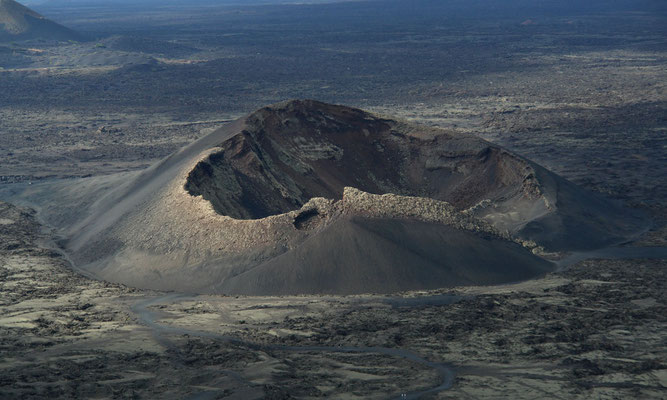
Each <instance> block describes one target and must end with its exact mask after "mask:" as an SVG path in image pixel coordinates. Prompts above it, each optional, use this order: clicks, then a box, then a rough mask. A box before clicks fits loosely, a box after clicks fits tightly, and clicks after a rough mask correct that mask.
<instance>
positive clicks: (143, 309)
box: [131, 293, 455, 399]
mask: <svg viewBox="0 0 667 400" xmlns="http://www.w3.org/2000/svg"><path fill="white" fill-rule="evenodd" d="M196 297H197V296H192V295H187V294H182V293H170V294H166V295H164V296H158V297H154V298H150V299H144V300H142V301H139V302H137V303H135V304H134V305H133V306H132V307H131V310H132V312H134V313H135V314H137V316H138V317H139V320H140V321H141V322H142V323H143V324H144V325H145V326H147V327H149V328H151V329H152V330H153V333H154V335H155V337H156V340H157V341H158V343H160V344H161V345H163V346H165V347H166V348H175V346H174V345H173V344H172V343H171V342H170V341H169V340H168V339H167V338H166V337H165V336H166V335H190V336H195V337H201V338H207V339H215V340H220V341H223V342H228V343H233V344H237V345H241V346H244V347H247V348H249V349H252V350H257V351H272V350H273V351H285V352H322V353H369V354H383V355H387V356H391V357H397V358H403V359H405V360H408V361H411V362H414V363H417V364H421V365H423V366H426V367H429V368H432V369H433V370H435V371H436V372H437V373H438V376H439V378H440V382H439V384H438V385H437V386H434V387H432V388H430V389H426V390H421V391H415V392H408V393H401V394H398V395H397V396H395V398H396V399H419V398H421V397H422V396H424V395H427V394H432V393H438V392H442V391H444V390H447V389H449V388H451V387H452V385H453V384H454V377H455V373H454V370H453V368H451V367H450V366H448V365H446V364H444V363H436V362H432V361H428V360H426V359H425V358H423V357H421V356H419V355H418V354H416V353H413V352H411V351H409V350H405V349H400V348H388V347H351V346H283V345H275V344H259V343H254V342H249V341H245V340H242V339H239V338H238V337H234V336H228V335H221V334H217V333H213V332H207V331H197V330H191V329H184V328H179V327H174V326H169V325H163V324H160V323H158V322H157V319H158V315H157V313H156V312H154V311H152V310H150V309H149V307H150V306H153V305H157V304H165V303H167V304H171V303H174V302H175V301H178V300H192V299H195V298H196ZM225 372H227V373H233V372H232V371H225ZM235 375H236V376H234V377H235V378H236V379H238V380H242V378H241V377H240V376H239V375H238V374H235ZM207 393H210V392H206V393H198V394H196V395H194V396H193V397H191V398H193V399H194V398H206V397H208V396H206V394H207ZM211 394H212V393H211Z"/></svg>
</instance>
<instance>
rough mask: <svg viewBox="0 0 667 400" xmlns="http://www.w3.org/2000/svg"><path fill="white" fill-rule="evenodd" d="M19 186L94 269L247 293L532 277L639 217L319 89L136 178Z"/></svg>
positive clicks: (149, 283)
mask: <svg viewBox="0 0 667 400" xmlns="http://www.w3.org/2000/svg"><path fill="white" fill-rule="evenodd" d="M21 196H24V197H25V198H26V199H29V200H30V201H31V202H33V203H35V202H36V203H41V206H42V208H43V209H49V210H51V211H53V213H51V214H57V215H59V216H60V217H59V218H58V219H57V220H55V219H52V221H50V222H51V223H52V224H54V225H56V226H59V227H60V230H61V233H62V235H63V237H64V238H65V239H64V243H65V246H66V249H67V251H68V252H69V254H70V255H71V256H72V259H73V260H74V262H75V263H76V264H77V265H78V266H79V267H80V268H83V269H85V270H86V271H89V272H90V273H92V274H94V275H96V276H99V277H102V278H104V279H108V280H112V281H118V282H122V283H126V284H130V285H133V286H138V287H148V288H155V289H175V290H190V291H197V292H208V293H227V294H250V295H277V294H300V293H336V294H351V293H363V292H381V293H387V292H394V291H402V290H414V289H432V288H438V287H448V286H456V285H470V284H495V283H504V282H511V281H517V280H521V279H528V278H531V277H535V276H539V275H540V274H543V273H545V272H547V271H549V270H550V269H551V268H552V264H551V263H550V262H547V261H545V260H543V259H542V258H540V257H538V256H537V255H536V254H539V253H540V252H541V251H564V250H580V249H592V248H596V247H603V246H607V245H610V244H614V243H616V242H618V241H622V240H623V239H624V238H626V237H628V236H630V235H632V234H633V233H634V232H636V231H637V230H640V229H641V228H642V226H643V223H644V220H643V219H642V218H641V216H639V215H636V214H635V213H633V212H631V211H629V210H627V209H624V208H622V207H621V206H619V205H617V204H615V203H613V202H611V201H609V200H607V199H604V198H602V197H600V196H599V195H597V194H594V193H590V192H587V191H585V190H583V189H581V188H579V187H577V186H575V185H574V184H572V183H570V182H568V181H567V180H565V179H563V178H561V177H559V176H557V175H555V174H553V173H551V172H549V171H547V170H545V169H544V168H542V167H540V166H539V165H537V164H535V163H533V162H531V161H529V160H526V159H524V158H522V157H520V156H518V155H516V154H513V153H511V152H509V151H507V150H506V149H503V148H501V147H499V146H496V145H494V144H491V143H489V142H486V141H484V140H482V139H479V138H477V137H475V136H472V135H468V134H462V133H457V132H452V131H445V130H441V129H437V128H432V127H427V126H420V125H415V124H410V123H406V122H401V121H396V120H392V119H390V118H386V117H382V116H378V115H374V114H371V113H368V112H365V111H362V110H359V109H354V108H349V107H345V106H339V105H331V104H325V103H321V102H317V101H312V100H294V101H289V102H284V103H279V104H275V105H272V106H268V107H265V108H262V109H260V110H258V111H256V112H254V113H252V114H250V115H248V116H246V117H244V118H241V119H239V120H237V121H235V122H233V123H231V124H229V125H227V126H225V127H223V128H221V129H219V130H217V131H215V132H213V133H212V134H210V135H208V136H206V137H204V138H202V139H200V140H198V141H197V142H195V143H193V144H191V145H190V146H188V147H186V148H184V149H182V150H181V151H179V152H178V153H175V154H173V155H172V156H170V157H168V158H166V159H165V160H163V161H161V162H160V163H158V164H156V165H154V166H152V167H151V168H149V169H147V170H145V171H142V172H141V173H135V174H125V175H122V176H117V177H115V178H114V177H106V178H90V179H87V180H82V181H78V182H74V183H72V182H67V183H61V184H50V185H48V184H45V185H43V187H41V188H40V187H37V188H31V190H30V192H29V193H24V194H22V195H21ZM55 199H58V200H55Z"/></svg>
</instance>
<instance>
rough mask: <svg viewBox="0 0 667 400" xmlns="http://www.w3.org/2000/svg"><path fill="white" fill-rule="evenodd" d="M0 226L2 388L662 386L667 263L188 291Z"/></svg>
mask: <svg viewBox="0 0 667 400" xmlns="http://www.w3.org/2000/svg"><path fill="white" fill-rule="evenodd" d="M0 222H1V223H0V238H1V240H0V243H1V244H2V245H1V246H0V276H1V277H2V280H1V282H0V285H1V288H0V294H1V295H0V370H2V373H1V374H0V376H1V378H0V397H2V398H73V397H79V398H81V397H104V398H156V397H160V398H243V399H247V398H274V399H283V398H316V397H335V398H347V399H355V398H358V399H361V398H364V399H366V398H392V397H398V398H400V395H401V394H402V393H406V394H408V396H410V394H414V393H419V392H420V391H424V390H428V389H430V388H434V387H437V386H439V385H440V384H441V383H442V382H443V379H444V378H446V377H443V374H442V370H440V369H438V368H434V366H443V368H451V370H453V371H454V373H455V379H454V382H453V386H452V387H451V388H450V389H448V390H443V391H440V392H437V393H431V394H424V395H423V396H422V397H423V398H429V397H433V398H443V399H444V398H452V399H465V398H475V399H485V398H488V399H491V398H501V397H502V398H516V399H533V398H537V397H542V398H568V399H572V398H581V399H584V398H600V399H614V398H619V399H620V398H656V399H658V398H664V394H665V393H666V390H667V364H665V362H664V360H665V359H667V346H666V344H665V337H664V332H665V329H666V328H667V317H665V316H666V315H667V296H665V293H667V291H666V290H665V286H666V282H667V270H666V269H665V267H667V261H665V260H589V261H584V262H582V263H580V264H577V265H576V266H575V267H573V268H572V269H570V270H568V271H566V272H561V273H557V274H551V275H548V276H547V277H545V278H543V279H538V280H532V281H528V282H523V283H518V284H513V285H504V286H497V287H462V288H457V289H455V290H452V291H446V292H445V291H440V292H439V291H433V292H413V293H406V294H404V295H401V296H395V297H386V296H372V295H368V296H347V297H327V296H297V297H269V298H267V297H223V296H197V295H185V294H174V293H158V292H149V291H139V290H135V289H131V288H127V287H123V286H119V285H113V284H108V283H104V282H99V281H96V280H92V279H89V278H86V277H83V276H81V275H79V274H77V273H75V272H73V271H72V270H71V269H70V267H69V265H68V263H67V261H66V259H64V258H63V256H62V255H60V254H59V253H58V252H56V251H53V250H49V249H48V243H49V236H48V232H46V231H44V229H43V228H42V227H41V226H39V224H38V223H37V222H36V221H35V217H34V215H33V213H32V212H31V211H30V210H27V209H19V208H16V207H13V206H9V205H7V204H2V206H1V207H0ZM336 349H338V351H334V350H336ZM348 350H349V351H348ZM390 350H395V351H396V352H398V353H396V354H392V353H391V352H390ZM401 351H406V352H409V354H411V355H415V356H416V357H419V358H420V360H421V361H420V360H410V359H409V357H406V353H401ZM422 361H426V362H429V363H432V364H430V365H427V364H424V363H423V362H422ZM408 398H409V397H408Z"/></svg>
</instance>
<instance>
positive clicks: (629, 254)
mask: <svg viewBox="0 0 667 400" xmlns="http://www.w3.org/2000/svg"><path fill="white" fill-rule="evenodd" d="M595 258H605V259H632V258H635V259H637V258H665V259H667V247H619V246H612V247H607V248H603V249H598V250H592V251H585V252H574V253H570V254H569V255H567V256H566V257H564V258H562V259H561V260H558V261H554V264H555V266H556V270H557V271H562V270H564V269H567V268H569V267H571V266H572V265H574V264H576V263H578V262H580V261H584V260H587V259H595ZM196 297H197V296H196V295H190V294H185V293H169V294H166V295H163V296H157V297H153V298H149V299H143V300H141V301H138V302H137V303H135V304H134V305H133V306H132V307H131V310H132V312H134V313H135V314H136V315H137V316H138V317H139V320H140V322H141V323H142V324H143V325H145V326H147V327H148V328H150V329H152V330H153V334H154V336H155V338H156V340H157V341H158V342H159V343H160V344H161V345H163V346H165V347H166V348H169V349H176V346H175V345H174V344H173V343H171V342H170V341H169V340H168V338H167V337H166V336H167V335H190V336H194V337H201V338H207V339H214V340H220V341H223V342H227V343H233V344H237V345H241V346H244V347H247V348H249V349H252V350H257V351H272V350H273V351H284V352H322V353H367V354H383V355H387V356H390V357H396V358H402V359H405V360H407V361H411V362H414V363H417V364H420V365H423V366H426V367H428V368H431V369H433V370H435V371H436V372H437V373H438V376H439V378H440V382H439V383H438V385H436V386H434V387H432V388H430V389H426V390H421V391H414V392H409V393H400V394H398V395H396V396H395V397H394V398H396V399H419V398H421V397H422V396H425V395H427V394H434V393H438V392H442V391H445V390H447V389H450V388H451V387H452V385H453V384H454V377H455V376H456V374H455V371H454V369H453V368H452V367H451V366H450V365H447V364H446V363H438V362H432V361H429V360H426V359H425V358H423V357H421V356H420V355H418V354H416V353H414V352H411V351H409V350H406V349H400V348H388V347H350V346H340V347H338V346H336V347H334V346H284V345H274V344H259V343H254V342H250V341H246V340H243V339H239V338H238V337H234V336H228V335H221V334H217V333H213V332H207V331H198V330H191V329H184V328H180V327H175V326H169V325H163V324H160V323H159V322H158V319H159V317H158V313H157V312H155V311H152V310H151V309H150V308H149V307H150V306H153V305H157V304H172V303H174V302H177V301H180V300H186V299H187V300H192V299H195V298H196ZM435 297H437V299H436V300H434V301H436V302H437V303H438V304H444V303H453V302H456V301H458V300H460V299H461V298H460V297H458V296H446V298H440V297H442V296H435ZM428 302H429V301H428V300H427V301H426V303H428ZM389 303H390V304H392V303H391V301H390V302H389ZM421 303H422V302H416V303H415V304H421ZM410 304H411V303H410V302H406V304H405V305H407V306H409V305H410ZM396 305H398V306H401V305H403V304H402V303H401V302H400V301H398V302H397V304H396ZM225 372H226V373H228V374H229V375H230V376H232V377H233V378H234V379H237V380H239V381H244V380H243V378H242V377H241V376H240V375H239V374H238V373H236V372H234V371H225ZM244 382H245V383H249V382H247V381H244ZM215 394H216V392H212V391H206V392H201V393H196V394H194V395H193V396H191V397H190V398H191V399H206V398H213V397H214V396H215Z"/></svg>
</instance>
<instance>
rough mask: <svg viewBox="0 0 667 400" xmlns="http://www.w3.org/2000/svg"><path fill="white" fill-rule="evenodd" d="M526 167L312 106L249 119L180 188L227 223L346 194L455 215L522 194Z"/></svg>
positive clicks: (430, 135)
mask: <svg viewBox="0 0 667 400" xmlns="http://www.w3.org/2000/svg"><path fill="white" fill-rule="evenodd" d="M531 172H532V170H531V168H530V166H529V164H528V163H526V162H525V161H524V160H522V159H520V158H518V157H515V156H512V155H510V154H508V153H507V152H505V151H504V150H502V149H500V148H498V147H495V146H493V145H491V144H489V143H487V142H484V141H482V140H480V139H477V138H475V137H472V136H464V135H457V134H450V133H447V132H445V131H441V130H435V129H430V128H427V127H423V129H421V130H419V131H415V130H414V129H413V128H412V126H409V125H407V124H403V123H400V122H396V121H392V120H387V119H383V118H380V117H377V116H374V115H372V114H370V113H366V112H364V111H362V110H358V109H353V108H349V107H343V106H336V105H330V104H325V103H320V102H316V101H310V100H304V101H291V102H287V103H281V104H278V105H274V106H270V107H265V108H263V109H260V110H258V111H257V112H255V113H253V114H251V115H250V116H249V117H248V118H247V119H246V122H245V126H244V129H243V130H242V131H241V132H240V133H238V134H237V135H235V136H233V137H231V138H229V139H227V140H225V141H224V142H222V143H220V144H219V146H218V149H217V150H216V151H215V152H213V153H212V154H210V155H209V156H208V157H206V158H205V159H204V160H202V161H200V162H199V163H198V164H197V165H196V166H195V167H194V168H193V169H192V171H190V173H189V175H188V178H187V181H186V183H185V190H186V191H187V192H188V193H189V194H190V195H193V196H202V197H203V198H204V199H206V200H208V201H210V202H211V204H212V206H213V208H214V209H215V211H216V212H217V213H219V214H221V215H226V216H229V217H232V218H236V219H259V218H264V217H268V216H271V215H276V214H283V213H286V212H289V211H293V210H298V209H299V208H301V206H303V205H304V204H305V203H307V202H308V201H309V200H310V199H311V198H313V197H324V198H327V199H333V200H339V199H341V198H342V195H343V189H344V187H346V186H351V187H355V188H358V189H360V190H363V191H364V192H368V193H373V194H385V193H394V194H399V195H406V196H418V197H430V198H433V199H437V200H442V201H447V202H450V203H452V204H453V205H455V206H456V207H458V208H460V209H465V208H468V207H471V206H473V205H475V204H477V203H478V202H480V201H482V200H484V199H489V198H490V199H494V198H498V197H505V198H506V197H512V196H515V195H522V194H523V191H524V186H525V183H524V181H525V179H526V176H529V175H530V173H531Z"/></svg>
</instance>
